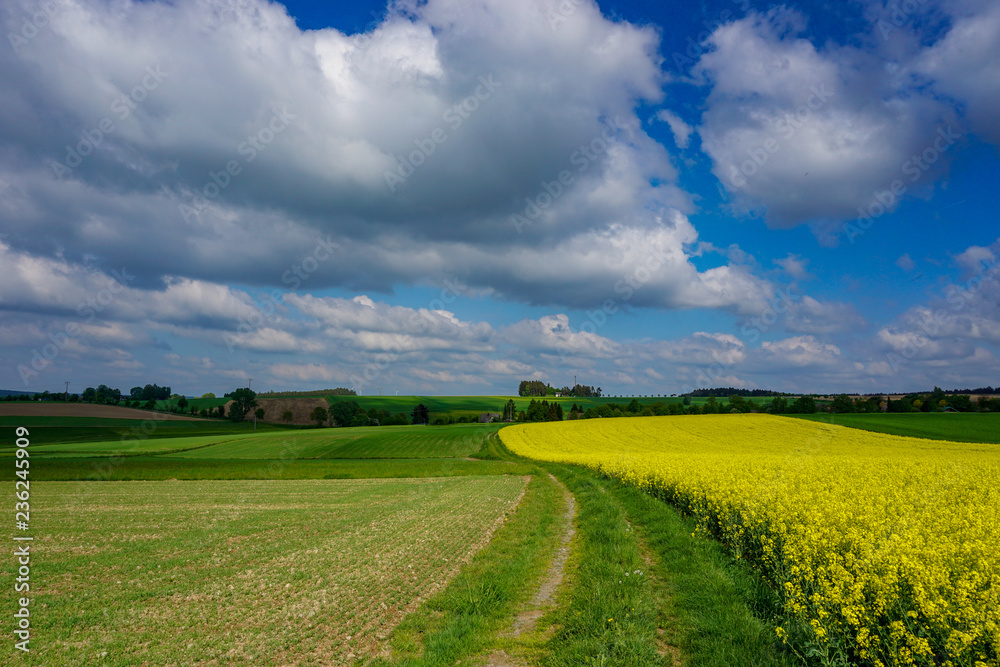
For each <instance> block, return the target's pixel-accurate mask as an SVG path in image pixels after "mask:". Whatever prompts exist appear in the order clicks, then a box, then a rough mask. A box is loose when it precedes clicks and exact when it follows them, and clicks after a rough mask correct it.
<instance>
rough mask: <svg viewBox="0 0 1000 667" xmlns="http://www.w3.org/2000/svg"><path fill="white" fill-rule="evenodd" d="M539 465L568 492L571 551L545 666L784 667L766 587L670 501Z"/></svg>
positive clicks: (788, 661) (788, 659) (787, 661)
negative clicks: (574, 507)
mask: <svg viewBox="0 0 1000 667" xmlns="http://www.w3.org/2000/svg"><path fill="white" fill-rule="evenodd" d="M547 467H549V468H550V469H551V470H552V471H553V473H554V474H556V475H557V476H558V477H559V478H560V479H562V481H563V482H564V483H565V484H566V485H567V486H568V487H569V489H570V490H571V491H572V492H573V493H574V494H575V495H576V499H577V504H578V508H579V509H578V512H579V513H578V534H577V540H578V549H579V551H578V553H577V554H576V555H575V557H574V559H573V561H572V562H573V563H574V564H575V571H574V572H573V573H572V575H571V583H572V588H571V589H570V591H569V596H568V600H567V602H566V603H565V605H564V606H563V607H562V608H561V609H559V610H557V611H556V612H555V614H554V615H553V616H552V617H551V618H550V621H551V622H552V623H554V624H555V626H556V627H557V628H558V630H557V632H556V634H555V635H554V637H553V638H552V640H551V641H550V642H549V645H548V647H547V649H548V656H547V657H545V658H544V659H543V660H542V664H543V665H546V666H551V667H571V666H574V667H575V666H576V665H616V666H618V665H620V666H622V667H633V666H634V667H654V666H657V667H659V666H662V665H672V664H678V663H675V662H674V659H675V656H676V657H677V658H678V659H679V660H681V661H682V664H684V665H685V666H686V667H696V666H697V667H732V666H734V665H739V666H740V667H791V666H792V665H796V664H797V662H796V660H795V659H794V656H792V655H790V654H789V653H788V652H786V651H784V650H783V649H782V647H781V645H780V642H779V641H778V640H777V638H776V636H775V634H774V631H773V629H772V628H773V624H772V623H770V622H769V619H770V618H771V617H772V616H773V615H774V613H775V612H776V611H777V609H776V606H775V604H776V602H775V599H774V597H773V595H772V593H771V592H770V591H769V589H767V587H766V586H764V584H763V583H762V582H761V581H760V579H759V578H758V577H756V575H754V573H753V572H752V571H751V570H750V569H749V568H748V567H745V566H743V564H740V563H734V562H733V561H732V559H731V558H730V557H729V556H728V555H727V554H726V553H725V552H724V550H723V548H722V546H721V545H719V544H718V543H716V542H711V541H708V540H705V539H703V538H695V537H692V532H693V530H694V527H693V525H692V523H691V522H690V521H689V520H687V519H686V518H684V517H682V516H681V515H680V513H679V512H678V511H677V510H676V509H675V508H673V507H670V506H669V505H666V504H665V503H663V502H661V501H659V500H656V499H654V498H652V497H650V496H648V495H646V494H644V493H642V492H641V491H638V490H636V489H633V488H631V487H626V486H624V485H622V484H620V483H618V482H616V481H614V480H604V479H600V478H598V477H597V476H596V475H594V474H593V473H591V472H589V471H586V470H582V469H580V468H574V467H565V466H556V465H550V466H547Z"/></svg>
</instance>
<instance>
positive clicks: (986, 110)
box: [916, 2, 1000, 145]
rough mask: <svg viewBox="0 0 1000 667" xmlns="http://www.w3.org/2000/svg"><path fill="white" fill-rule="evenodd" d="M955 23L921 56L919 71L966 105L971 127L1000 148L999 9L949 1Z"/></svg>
mask: <svg viewBox="0 0 1000 667" xmlns="http://www.w3.org/2000/svg"><path fill="white" fill-rule="evenodd" d="M949 4H950V7H949V9H950V10H951V12H952V17H951V18H952V22H953V25H952V27H951V30H949V31H948V33H947V34H946V35H945V36H944V37H943V38H942V39H941V40H939V41H938V42H937V43H936V44H934V45H933V46H932V47H930V48H928V49H926V50H925V51H924V52H923V53H921V55H920V57H919V60H918V62H917V65H916V69H917V71H919V72H920V73H922V74H924V75H925V76H927V77H930V78H932V79H933V81H934V84H933V85H934V88H935V89H936V90H937V91H939V92H941V93H943V94H944V95H947V96H949V97H951V98H952V99H954V100H955V101H957V102H959V103H960V104H962V105H963V106H964V107H965V108H966V110H967V114H968V118H969V121H970V122H971V126H972V129H973V130H974V131H975V132H977V133H979V134H980V135H982V137H983V138H984V139H986V140H987V141H989V142H991V143H993V144H996V145H1000V118H998V116H997V113H996V110H997V108H998V107H1000V62H998V61H997V57H996V54H997V53H998V52H1000V5H997V3H995V2H965V3H949Z"/></svg>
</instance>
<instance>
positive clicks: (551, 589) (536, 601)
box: [486, 473, 576, 667]
mask: <svg viewBox="0 0 1000 667" xmlns="http://www.w3.org/2000/svg"><path fill="white" fill-rule="evenodd" d="M549 478H550V479H551V480H552V481H553V482H554V483H555V484H556V485H558V486H559V488H560V489H562V493H563V503H564V505H565V511H564V512H563V514H562V527H561V532H560V535H559V538H558V539H559V543H558V544H559V546H558V549H557V551H556V553H555V555H554V557H553V559H552V564H551V565H549V568H548V570H547V571H546V573H545V576H544V578H543V579H542V581H541V582H540V583H539V585H538V587H537V588H536V590H535V595H534V596H533V597H532V598H531V600H530V601H529V602H528V604H527V608H526V609H524V610H523V611H521V612H520V613H519V614H518V615H517V616H516V617H515V618H514V623H513V626H512V627H511V628H510V629H509V631H508V632H507V633H506V636H507V637H510V638H513V639H517V638H520V637H521V636H523V635H525V634H530V633H531V632H533V631H534V630H535V628H536V626H537V625H538V621H539V619H541V618H542V617H543V616H544V615H545V613H546V612H548V611H551V609H552V608H553V607H554V606H555V603H556V593H557V592H558V591H559V589H560V587H561V586H562V583H563V578H564V576H565V573H566V563H567V561H568V560H569V554H570V545H571V542H572V541H573V537H574V536H575V535H576V526H575V521H576V499H575V498H574V497H573V494H572V493H570V491H569V489H567V488H566V485H565V484H563V483H562V482H560V481H559V480H557V479H556V477H555V475H553V474H552V473H549ZM486 667H525V662H524V661H523V660H521V659H519V658H516V657H514V656H512V655H510V654H509V653H507V651H505V650H503V649H499V648H498V649H495V650H494V651H493V652H492V653H490V655H489V657H488V658H487V659H486Z"/></svg>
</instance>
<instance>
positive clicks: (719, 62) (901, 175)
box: [694, 7, 961, 227]
mask: <svg viewBox="0 0 1000 667" xmlns="http://www.w3.org/2000/svg"><path fill="white" fill-rule="evenodd" d="M805 28H806V22H805V18H804V17H803V16H802V15H801V14H800V13H798V12H797V11H795V10H791V9H787V8H785V7H779V8H776V9H773V10H771V11H769V12H768V13H766V14H758V13H753V14H751V15H750V16H748V17H746V18H743V19H740V20H737V21H733V22H730V23H727V24H725V25H723V26H720V27H719V28H717V29H716V30H715V31H714V32H713V34H712V35H711V37H709V39H708V41H707V43H708V45H709V46H710V47H711V50H710V51H709V52H708V53H706V54H704V55H703V56H702V57H701V58H700V60H699V62H698V63H697V65H696V67H695V69H694V73H695V75H696V76H699V77H701V78H702V79H703V80H704V81H705V82H707V83H708V84H709V85H711V91H710V93H709V96H708V108H707V110H706V112H705V114H704V117H703V119H702V125H701V126H700V127H699V129H698V132H699V134H700V136H701V138H702V146H703V147H704V150H705V152H706V153H708V155H709V156H710V157H711V158H712V161H713V173H715V175H716V176H717V177H718V179H719V180H720V181H721V182H722V183H723V184H724V185H725V187H726V188H727V189H728V190H729V191H730V192H731V193H732V194H733V196H734V201H735V203H736V205H737V206H738V207H740V208H741V209H743V210H745V211H755V210H760V211H763V212H764V214H765V216H766V219H767V222H768V224H770V225H772V226H775V227H790V226H794V225H797V224H800V223H803V222H817V223H822V222H829V221H832V220H842V219H852V218H856V217H858V212H857V209H858V207H867V206H868V205H869V204H870V203H871V202H872V201H874V197H875V194H876V192H877V191H883V190H886V189H887V188H888V187H889V186H890V184H891V183H892V182H893V181H895V180H900V181H901V182H904V183H905V184H906V186H908V187H910V188H912V187H914V184H919V183H924V182H927V181H929V180H930V179H932V178H934V177H935V176H938V175H939V174H940V173H942V170H943V169H945V168H946V165H947V163H948V162H949V159H950V157H951V155H952V154H953V153H954V152H955V150H952V149H953V147H954V144H955V142H957V141H958V139H959V138H960V136H961V132H960V131H958V130H960V128H958V127H957V123H956V121H955V114H954V113H953V111H951V109H950V107H948V106H947V105H945V104H943V103H941V102H940V101H938V100H937V99H935V98H934V97H933V96H931V95H927V94H926V93H922V92H921V91H920V89H919V88H918V87H916V86H914V85H913V84H912V81H911V76H912V74H911V72H910V71H909V70H908V69H906V68H905V67H900V66H898V65H893V66H885V61H884V60H883V57H884V54H879V53H875V52H872V51H863V50H860V49H857V48H854V47H850V46H838V45H836V44H833V43H831V44H828V45H826V46H824V47H823V48H818V47H817V46H815V45H814V44H813V43H812V42H811V41H809V40H808V39H807V38H806V37H805V36H803V35H804V33H805ZM952 123H955V124H956V127H955V128H953V129H950V130H949V129H948V128H950V127H951V124H952ZM939 131H941V132H944V133H945V134H943V135H939V134H938V132H939ZM940 136H945V137H946V138H947V141H944V142H942V141H938V139H939V137H940ZM935 141H938V144H939V146H938V148H937V149H935V144H934V142H935ZM928 149H935V150H936V155H935V156H934V160H933V164H925V163H923V162H911V158H912V157H913V156H914V155H919V154H921V153H922V152H923V151H925V150H928ZM956 150H957V149H956ZM949 151H950V152H949ZM893 204H894V203H893ZM893 204H890V207H891V206H892V205H893Z"/></svg>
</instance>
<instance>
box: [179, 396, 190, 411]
mask: <svg viewBox="0 0 1000 667" xmlns="http://www.w3.org/2000/svg"><path fill="white" fill-rule="evenodd" d="M187 406H188V400H187V399H186V398H184V397H183V396H181V397H180V398H179V399H177V407H178V408H180V409H181V412H183V411H184V408H186V407H187Z"/></svg>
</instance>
